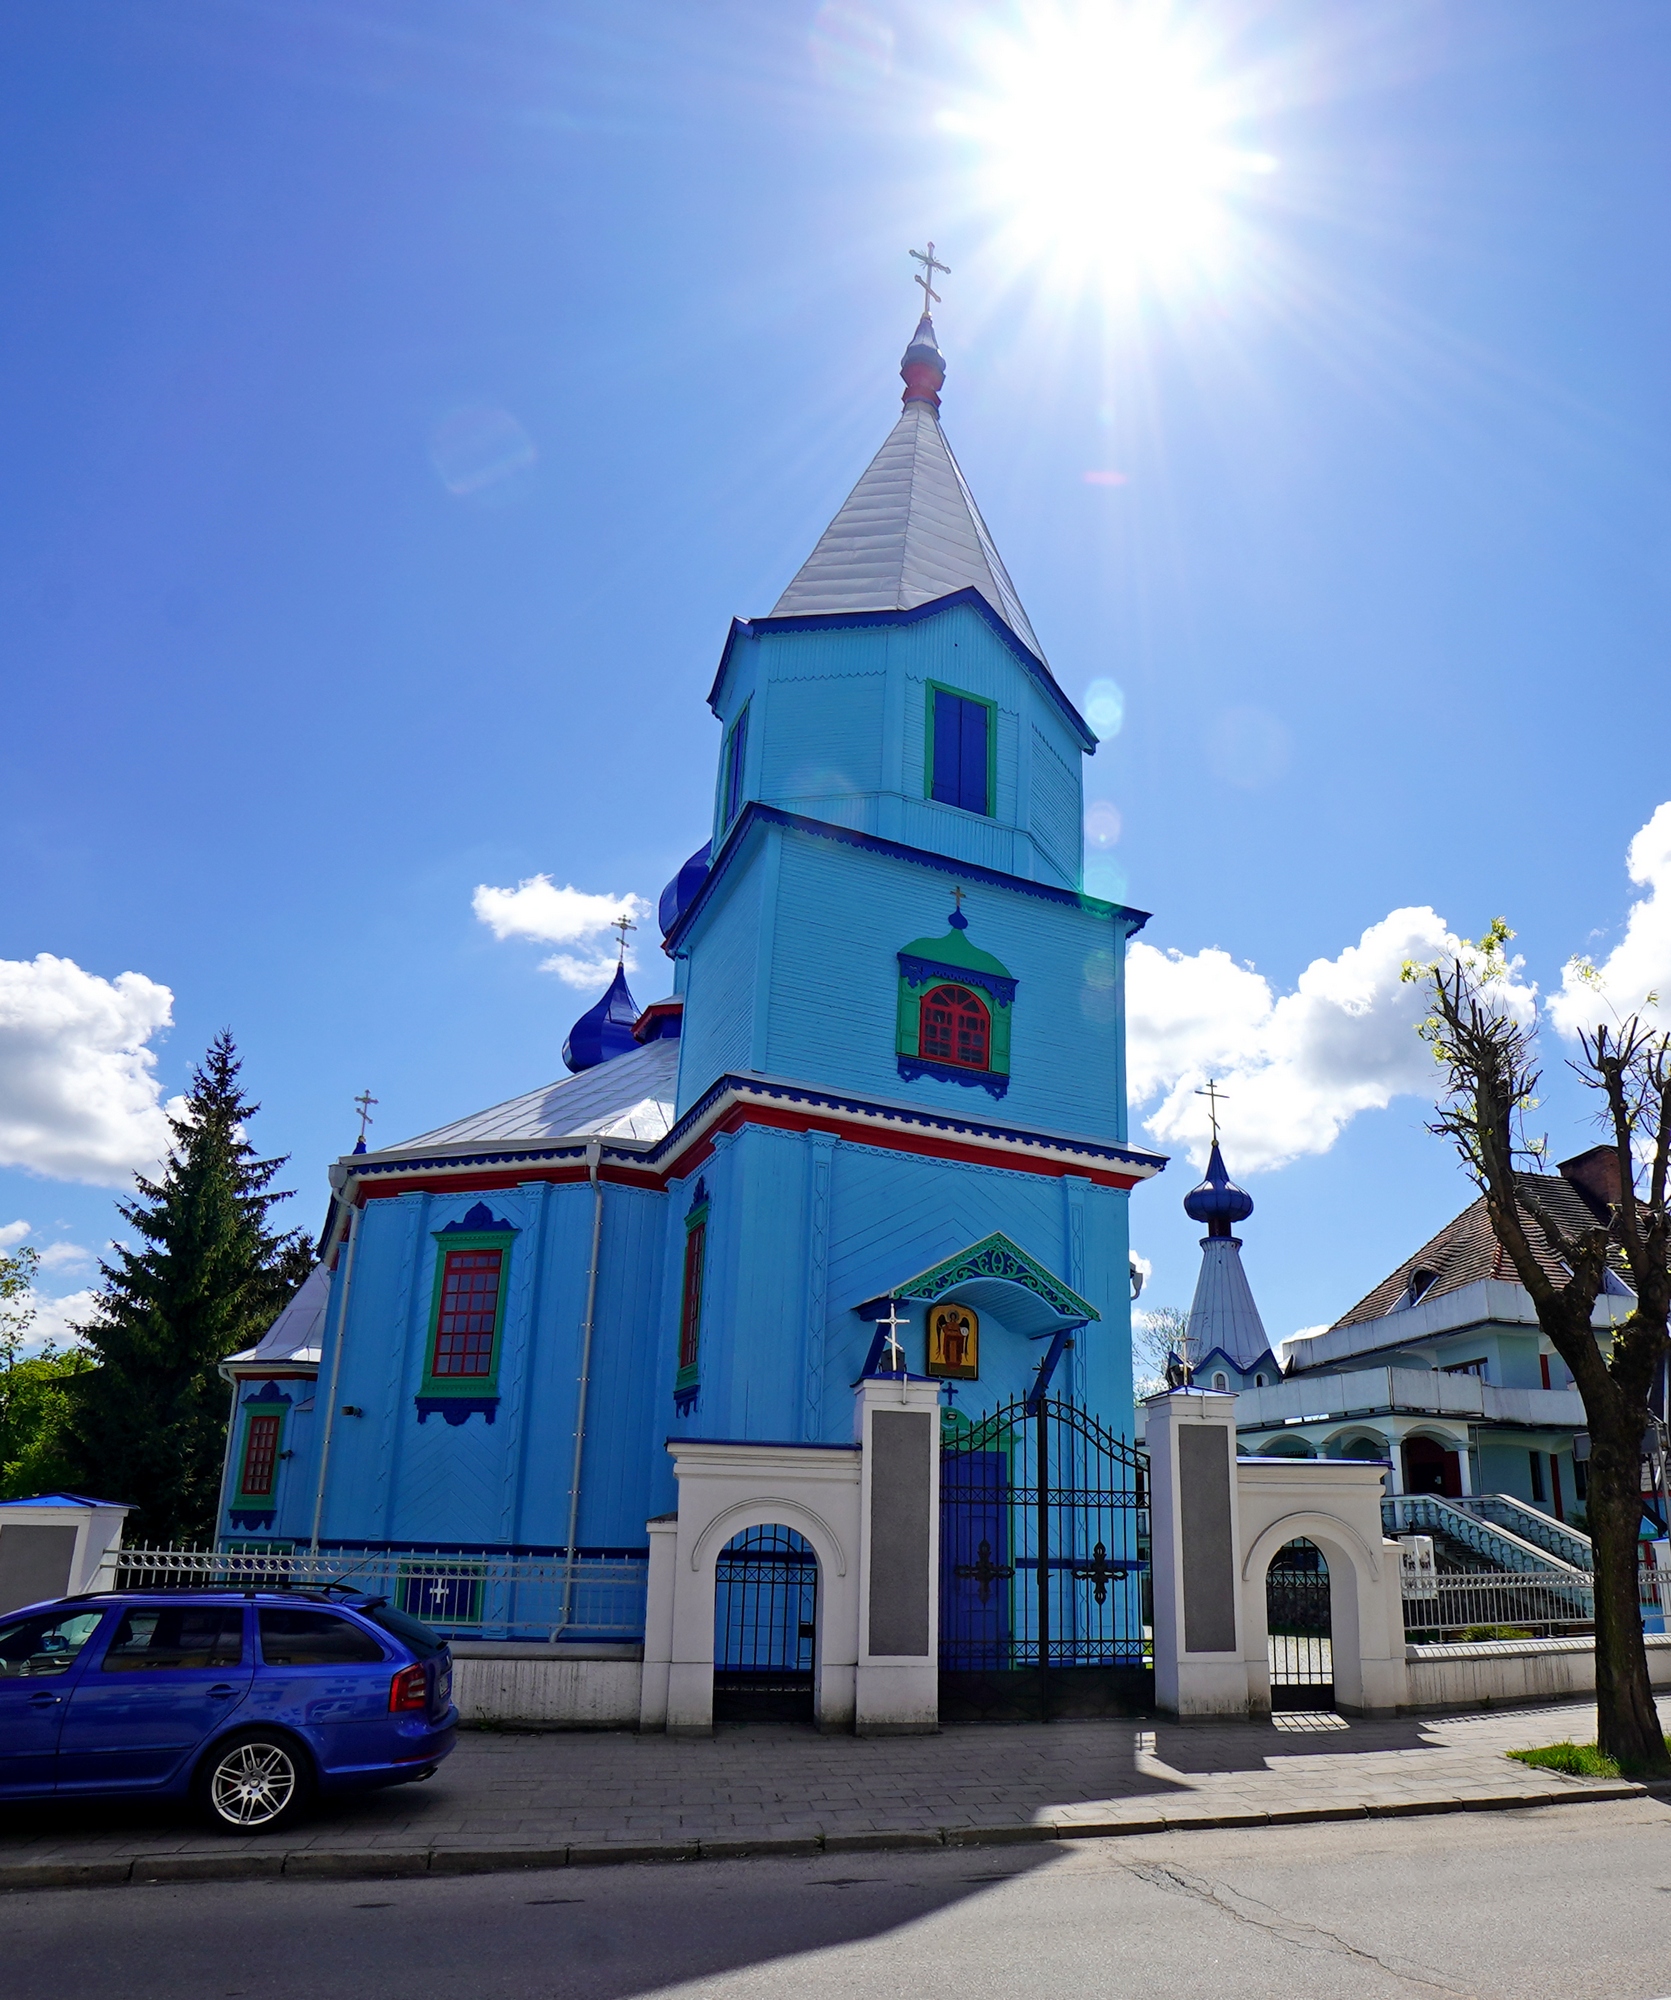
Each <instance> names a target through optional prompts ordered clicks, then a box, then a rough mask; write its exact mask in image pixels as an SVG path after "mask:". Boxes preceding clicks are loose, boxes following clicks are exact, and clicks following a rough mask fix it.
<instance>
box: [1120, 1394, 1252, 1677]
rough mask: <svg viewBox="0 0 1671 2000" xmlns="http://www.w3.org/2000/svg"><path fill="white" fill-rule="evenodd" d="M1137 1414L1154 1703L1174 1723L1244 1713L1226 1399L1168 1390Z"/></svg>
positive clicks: (1231, 1401) (1232, 1449)
mask: <svg viewBox="0 0 1671 2000" xmlns="http://www.w3.org/2000/svg"><path fill="white" fill-rule="evenodd" d="M1144 1408H1145V1409H1146V1410H1147V1412H1148V1435H1147V1438H1146V1440H1145V1441H1146V1444H1147V1446H1148V1452H1149V1477H1150V1492H1149V1520H1150V1533H1151V1537H1152V1544H1151V1546H1152V1576H1153V1587H1154V1645H1155V1705H1156V1707H1157V1708H1161V1709H1164V1710H1166V1711H1168V1712H1169V1713H1171V1714H1174V1715H1179V1716H1189V1715H1246V1714H1247V1712H1248V1670H1247V1661H1246V1659H1245V1658H1244V1657H1243V1645H1242V1592H1241V1579H1240V1576H1239V1574H1238V1572H1239V1570H1240V1562H1239V1556H1240V1552H1241V1530H1240V1523H1239V1520H1238V1509H1237V1495H1236V1416H1235V1411H1236V1399H1235V1397H1234V1396H1222V1395H1216V1394H1214V1393H1213V1392H1212V1391H1211V1390H1206V1389H1173V1390H1171V1391H1169V1392H1168V1393H1167V1394H1165V1395H1160V1396H1151V1397H1149V1398H1148V1400H1147V1402H1146V1403H1145V1404H1144Z"/></svg>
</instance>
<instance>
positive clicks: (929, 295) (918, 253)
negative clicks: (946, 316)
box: [911, 243, 952, 313]
mask: <svg viewBox="0 0 1671 2000" xmlns="http://www.w3.org/2000/svg"><path fill="white" fill-rule="evenodd" d="M911 255H912V256H913V257H915V258H916V260H917V262H918V263H919V264H920V265H921V266H922V269H921V270H920V271H918V272H917V273H915V275H914V276H913V278H912V280H911V282H912V283H913V284H916V285H921V286H922V288H923V311H924V312H925V313H926V312H928V311H929V310H930V308H931V307H934V306H937V305H940V304H942V303H943V301H942V300H941V297H940V294H939V293H938V292H937V291H936V290H935V289H934V274H935V272H936V271H941V272H943V273H944V274H945V275H946V276H947V277H948V278H949V277H950V276H951V274H952V267H951V266H950V265H949V264H942V263H941V262H940V260H939V259H938V258H937V257H936V256H935V254H934V245H933V243H930V244H929V246H928V249H927V251H926V252H924V251H922V250H913V251H912V252H911Z"/></svg>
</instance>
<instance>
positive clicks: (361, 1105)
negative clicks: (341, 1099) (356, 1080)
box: [354, 1090, 378, 1142]
mask: <svg viewBox="0 0 1671 2000" xmlns="http://www.w3.org/2000/svg"><path fill="white" fill-rule="evenodd" d="M377 1101H378V1100H377V1099H376V1098H375V1097H373V1096H372V1094H371V1092H370V1091H369V1090H362V1091H361V1092H360V1094H359V1096H358V1097H356V1098H355V1100H354V1103H355V1105H356V1106H357V1107H358V1109H359V1113H360V1138H361V1141H362V1142H363V1141H364V1139H365V1136H366V1127H367V1126H368V1125H370V1124H371V1123H372V1122H373V1121H372V1116H371V1107H372V1106H373V1105H374V1104H375V1103H376V1102H377Z"/></svg>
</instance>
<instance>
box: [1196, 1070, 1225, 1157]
mask: <svg viewBox="0 0 1671 2000" xmlns="http://www.w3.org/2000/svg"><path fill="white" fill-rule="evenodd" d="M1195 1094H1196V1096H1197V1097H1204V1098H1205V1099H1206V1100H1207V1116H1208V1118H1210V1119H1211V1120H1212V1126H1213V1144H1214V1145H1215V1146H1216V1145H1217V1144H1218V1107H1219V1104H1220V1102H1221V1100H1222V1099H1224V1098H1226V1097H1228V1096H1229V1095H1230V1093H1229V1092H1228V1091H1227V1090H1220V1089H1219V1087H1218V1085H1217V1084H1216V1083H1215V1082H1214V1080H1213V1079H1212V1078H1211V1077H1208V1079H1207V1087H1206V1089H1205V1090H1198V1091H1197V1092H1196V1093H1195Z"/></svg>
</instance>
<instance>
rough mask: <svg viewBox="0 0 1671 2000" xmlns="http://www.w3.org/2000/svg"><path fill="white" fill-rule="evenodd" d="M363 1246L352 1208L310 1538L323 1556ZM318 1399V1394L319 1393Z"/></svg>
mask: <svg viewBox="0 0 1671 2000" xmlns="http://www.w3.org/2000/svg"><path fill="white" fill-rule="evenodd" d="M359 1247H360V1231H359V1227H358V1218H357V1217H356V1216H355V1214H354V1212H353V1210H352V1209H350V1210H349V1214H348V1264H347V1268H346V1269H345V1270H344V1271H343V1274H342V1304H341V1306H340V1307H339V1309H338V1311H337V1343H336V1346H335V1347H333V1348H332V1350H331V1388H330V1394H329V1396H328V1397H327V1399H326V1403H325V1435H324V1436H323V1437H322V1438H321V1439H320V1440H319V1484H318V1486H317V1487H316V1488H315V1489H314V1495H313V1533H312V1535H311V1536H310V1537H309V1539H308V1554H309V1555H310V1556H315V1557H317V1555H318V1554H319V1521H320V1516H321V1515H322V1514H323V1513H324V1511H325V1473H326V1470H327V1468H328V1467H329V1465H330V1463H331V1429H332V1426H333V1425H334V1424H335V1422H336V1414H337V1378H338V1376H339V1374H340V1373H341V1370H342V1343H343V1341H344V1340H345V1339H346V1338H347V1336H348V1293H349V1289H350V1287H351V1286H352V1285H353V1283H354V1252H355V1251H356V1250H358V1249H359ZM314 1393H315V1395H316V1396H317V1394H318V1391H317V1390H315V1392H314Z"/></svg>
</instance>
